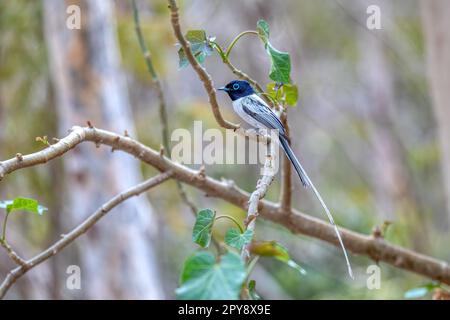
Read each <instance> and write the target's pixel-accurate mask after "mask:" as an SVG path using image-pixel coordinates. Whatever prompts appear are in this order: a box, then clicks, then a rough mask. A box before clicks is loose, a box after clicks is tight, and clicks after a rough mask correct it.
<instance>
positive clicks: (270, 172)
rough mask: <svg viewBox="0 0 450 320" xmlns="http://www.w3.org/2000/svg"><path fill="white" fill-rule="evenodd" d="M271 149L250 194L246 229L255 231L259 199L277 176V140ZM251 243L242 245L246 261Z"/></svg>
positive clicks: (271, 144) (269, 146)
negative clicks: (274, 164)
mask: <svg viewBox="0 0 450 320" xmlns="http://www.w3.org/2000/svg"><path fill="white" fill-rule="evenodd" d="M268 148H269V151H268V154H267V156H266V161H265V162H264V167H263V176H262V177H261V179H260V180H258V182H257V184H256V189H255V191H253V192H252V194H251V195H250V198H249V200H248V210H247V218H246V219H245V223H244V224H245V227H246V230H251V231H252V232H253V233H254V230H255V226H256V218H257V217H258V215H259V212H258V204H259V201H260V200H261V199H262V198H264V196H265V195H266V193H267V190H268V189H269V187H270V185H271V184H272V181H273V179H274V176H275V173H276V171H275V169H274V166H273V162H274V161H275V156H276V152H275V148H276V147H275V142H271V143H270V144H269V145H268ZM249 248H250V243H249V244H246V245H244V246H243V247H242V250H241V256H242V258H243V259H244V261H248V259H249V258H250V250H249Z"/></svg>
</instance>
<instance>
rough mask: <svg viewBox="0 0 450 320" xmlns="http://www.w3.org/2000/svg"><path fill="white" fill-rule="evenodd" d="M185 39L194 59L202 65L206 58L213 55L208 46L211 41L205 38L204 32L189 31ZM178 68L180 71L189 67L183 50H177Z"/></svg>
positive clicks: (210, 47)
mask: <svg viewBox="0 0 450 320" xmlns="http://www.w3.org/2000/svg"><path fill="white" fill-rule="evenodd" d="M185 38H186V40H187V41H189V43H190V45H191V51H192V54H193V55H194V57H195V59H196V60H197V61H198V62H199V63H201V64H203V63H204V62H205V60H206V57H208V56H210V55H211V54H212V53H213V48H212V46H211V44H210V41H212V40H211V39H208V37H207V36H206V32H205V30H189V31H188V32H187V33H186V35H185ZM178 58H179V68H180V69H182V68H184V67H186V66H188V65H189V61H188V59H187V56H186V52H185V51H184V49H183V48H180V49H179V50H178Z"/></svg>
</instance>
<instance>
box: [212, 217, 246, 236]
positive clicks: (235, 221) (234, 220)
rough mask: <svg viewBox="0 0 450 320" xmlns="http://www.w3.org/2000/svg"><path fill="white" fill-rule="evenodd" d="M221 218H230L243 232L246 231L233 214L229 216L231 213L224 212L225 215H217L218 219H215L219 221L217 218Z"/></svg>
mask: <svg viewBox="0 0 450 320" xmlns="http://www.w3.org/2000/svg"><path fill="white" fill-rule="evenodd" d="M221 218H225V219H228V220H231V221H233V222H234V224H235V225H236V226H237V227H238V228H239V231H240V232H241V233H244V229H242V227H241V225H240V224H239V222H238V221H237V220H236V219H235V218H233V217H232V216H229V215H226V214H224V215H221V216H218V217H216V219H214V220H215V221H217V220H219V219H221Z"/></svg>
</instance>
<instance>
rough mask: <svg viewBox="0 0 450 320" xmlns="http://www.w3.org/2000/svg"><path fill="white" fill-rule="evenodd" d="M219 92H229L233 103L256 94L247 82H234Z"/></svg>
mask: <svg viewBox="0 0 450 320" xmlns="http://www.w3.org/2000/svg"><path fill="white" fill-rule="evenodd" d="M218 90H222V91H225V92H227V93H228V95H229V96H230V98H231V100H233V101H234V100H237V99H239V98H243V97H246V96H249V95H251V94H254V93H255V91H254V90H253V88H252V86H251V85H250V83H248V82H247V81H245V80H233V81H231V82H229V83H228V84H227V85H226V86H225V87H222V88H219V89H218Z"/></svg>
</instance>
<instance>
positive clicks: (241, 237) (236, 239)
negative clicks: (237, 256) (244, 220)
mask: <svg viewBox="0 0 450 320" xmlns="http://www.w3.org/2000/svg"><path fill="white" fill-rule="evenodd" d="M252 238H253V231H252V230H245V231H244V233H241V231H240V230H239V229H237V228H230V229H228V231H227V233H226V234H225V243H226V244H227V245H229V246H230V247H233V248H236V249H238V250H241V249H242V247H243V246H244V245H246V244H248V243H250V242H251V241H252Z"/></svg>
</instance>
